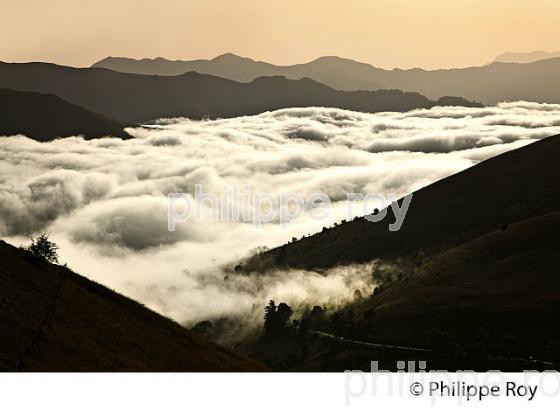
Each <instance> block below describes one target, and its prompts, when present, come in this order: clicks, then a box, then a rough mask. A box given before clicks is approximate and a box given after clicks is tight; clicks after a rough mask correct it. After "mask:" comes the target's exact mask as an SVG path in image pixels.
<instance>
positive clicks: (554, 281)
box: [241, 136, 560, 371]
mask: <svg viewBox="0 0 560 410" xmlns="http://www.w3.org/2000/svg"><path fill="white" fill-rule="evenodd" d="M559 154H560V136H555V137H549V138H547V139H545V140H542V141H540V142H536V143H534V144H531V145H528V146H526V147H523V148H520V149H518V150H515V151H511V152H508V153H505V154H502V155H500V156H498V157H494V158H492V159H489V160H487V161H485V162H483V163H480V164H478V165H476V166H474V167H472V168H470V169H467V170H465V171H463V172H461V173H459V174H456V175H453V176H451V177H449V178H446V179H444V180H442V181H439V182H436V183H434V184H432V185H430V186H428V187H426V188H424V189H422V190H420V191H419V192H417V193H416V194H415V195H414V197H413V200H412V203H411V205H410V208H409V213H408V215H407V219H406V220H405V222H404V225H403V228H402V229H401V231H398V232H390V231H389V230H388V229H387V222H385V223H377V224H373V223H370V222H366V221H364V220H357V221H353V222H349V223H346V224H343V225H342V226H339V227H336V228H332V229H329V230H328V231H326V232H322V233H319V234H316V235H313V236H311V237H309V238H304V239H302V240H300V241H297V242H295V243H291V244H289V245H285V246H283V247H281V248H277V249H274V250H272V251H270V252H268V253H265V254H264V255H262V256H259V257H256V258H254V259H253V260H251V261H249V262H248V263H247V264H245V266H244V268H245V270H254V269H257V270H261V271H265V270H266V269H267V268H269V267H271V266H279V265H280V266H290V267H305V268H308V269H319V270H321V269H322V268H326V267H330V266H335V265H339V264H341V265H344V264H346V263H350V262H365V261H368V260H374V259H376V258H379V264H378V265H377V266H376V267H375V268H374V270H373V271H372V276H373V279H374V281H375V283H376V286H377V287H376V289H375V290H374V292H373V294H372V295H365V296H364V297H363V298H361V299H360V300H358V301H356V302H354V303H353V304H351V305H349V306H347V307H346V308H343V309H342V310H340V311H338V312H331V313H330V316H327V315H324V316H325V317H324V318H323V319H321V320H317V319H315V322H311V324H310V325H309V326H310V329H312V330H313V329H314V330H320V331H323V332H328V333H331V334H332V335H333V336H332V338H331V339H330V340H329V339H328V338H327V339H325V338H320V337H319V338H318V336H317V333H316V332H313V331H307V333H305V332H301V331H300V332H296V331H294V330H292V332H291V333H286V334H284V335H283V336H282V337H279V338H276V339H270V338H268V339H267V338H265V337H261V338H258V339H255V340H251V341H247V342H246V343H245V344H244V345H243V346H242V347H241V351H243V352H244V353H246V354H248V355H250V356H251V357H253V358H255V359H257V360H259V361H262V362H264V363H266V364H268V365H269V366H271V367H273V368H274V369H281V370H295V369H302V370H314V371H317V370H344V369H348V368H353V369H363V370H366V369H368V368H369V360H371V359H370V358H374V359H373V360H380V361H381V362H382V363H386V367H384V368H394V363H395V361H396V360H404V359H405V357H403V355H402V353H401V352H400V350H399V349H396V348H388V349H381V350H380V349H376V348H373V349H372V348H367V343H364V342H369V343H377V344H384V345H393V346H395V345H396V346H408V347H413V348H421V349H422V348H423V349H428V350H429V352H428V353H425V352H419V353H414V352H408V351H407V352H406V354H407V357H406V359H408V360H428V368H430V369H447V370H456V369H473V370H480V371H487V370H489V369H499V370H508V371H521V370H526V369H546V368H556V369H558V368H560V330H559V329H558V326H556V323H557V322H558V320H560V268H559V265H558V249H560V177H559V176H558V175H557V174H556V173H555V172H553V171H552V170H553V169H554V164H555V163H556V158H558V155H559ZM335 336H336V337H335ZM341 337H342V339H341ZM348 345H349V346H348ZM385 350H387V352H385ZM294 356H295V357H297V360H295V361H294V360H291V359H290V358H291V357H294ZM391 362H392V363H391Z"/></svg>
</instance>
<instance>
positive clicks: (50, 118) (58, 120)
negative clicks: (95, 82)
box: [0, 88, 133, 141]
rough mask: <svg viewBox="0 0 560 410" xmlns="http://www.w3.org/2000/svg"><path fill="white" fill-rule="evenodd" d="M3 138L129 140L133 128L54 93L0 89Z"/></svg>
mask: <svg viewBox="0 0 560 410" xmlns="http://www.w3.org/2000/svg"><path fill="white" fill-rule="evenodd" d="M0 111H1V112H2V115H1V116H0V136H2V135H16V134H23V135H25V136H27V137H29V138H32V139H34V140H37V141H50V140H53V139H55V138H57V137H68V136H72V135H83V136H84V138H86V139H92V138H99V137H106V136H113V137H120V138H129V137H130V136H129V135H128V134H127V133H126V132H125V131H124V128H125V127H128V126H132V125H133V124H127V123H123V122H120V121H116V120H113V119H111V118H108V117H105V116H103V115H101V114H96V113H94V112H91V111H88V110H86V109H85V108H82V107H80V106H77V105H74V104H70V103H68V102H66V101H64V100H63V99H62V98H59V97H57V96H56V95H53V94H39V93H35V92H24V91H16V90H9V89H5V88H0Z"/></svg>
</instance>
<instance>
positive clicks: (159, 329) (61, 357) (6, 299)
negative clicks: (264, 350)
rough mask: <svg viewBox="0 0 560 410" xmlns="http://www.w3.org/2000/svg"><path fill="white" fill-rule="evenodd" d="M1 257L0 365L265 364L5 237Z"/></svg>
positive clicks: (221, 367)
mask: <svg viewBox="0 0 560 410" xmlns="http://www.w3.org/2000/svg"><path fill="white" fill-rule="evenodd" d="M0 261H1V262H0V280H1V281H2V286H1V287H0V306H1V309H0V327H1V329H2V331H1V332H0V370H3V371H14V370H23V371H257V370H264V367H263V366H261V365H259V364H258V363H256V362H254V361H251V360H249V359H245V358H243V357H241V356H239V355H237V354H235V353H233V352H231V351H229V350H228V349H226V348H223V347H221V346H218V345H215V344H214V343H211V342H209V341H207V340H205V339H203V338H202V337H200V336H198V335H196V334H194V333H192V332H190V331H188V330H186V329H185V328H183V327H181V326H179V324H177V323H175V322H173V321H172V320H169V319H167V318H165V317H163V316H160V315H158V314H157V313H154V312H152V311H150V310H149V309H147V308H146V307H144V306H143V305H141V304H139V303H137V302H134V301H132V300H130V299H128V298H126V297H124V296H121V295H119V294H117V293H115V292H113V291H111V290H109V289H107V288H105V287H104V286H101V285H99V284H97V283H95V282H92V281H90V280H88V279H86V278H84V277H82V276H80V275H78V274H76V273H74V272H72V271H71V270H69V269H68V268H66V267H62V266H59V265H53V264H50V263H48V262H46V261H43V260H40V259H37V258H35V257H33V256H32V255H31V254H30V253H29V252H27V251H24V250H22V249H17V248H15V247H13V246H11V245H9V244H7V243H5V242H3V241H0Z"/></svg>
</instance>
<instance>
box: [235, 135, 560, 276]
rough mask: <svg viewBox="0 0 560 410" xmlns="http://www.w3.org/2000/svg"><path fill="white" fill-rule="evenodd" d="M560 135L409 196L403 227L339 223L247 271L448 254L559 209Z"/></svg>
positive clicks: (388, 220)
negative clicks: (449, 250)
mask: <svg viewBox="0 0 560 410" xmlns="http://www.w3.org/2000/svg"><path fill="white" fill-rule="evenodd" d="M559 155H560V136H554V137H549V138H546V139H543V140H541V141H538V142H535V143H533V144H530V145H528V146H526V147H523V148H521V149H517V150H514V151H510V152H507V153H505V154H502V155H499V156H497V157H494V158H491V159H489V160H487V161H484V162H482V163H480V164H478V165H476V166H474V167H472V168H469V169H467V170H465V171H463V172H460V173H458V174H455V175H452V176H450V177H448V178H445V179H443V180H440V181H437V182H435V183H434V184H432V185H429V186H427V187H425V188H423V189H421V190H419V191H417V192H415V193H414V196H413V198H412V202H411V204H410V207H409V210H408V213H407V215H406V219H405V221H404V224H403V226H402V228H401V229H400V230H399V231H397V232H390V231H389V229H388V224H389V223H392V222H393V221H394V220H393V217H392V214H391V213H389V215H390V216H388V217H387V218H385V219H384V220H383V221H381V222H378V223H371V222H368V221H366V220H365V219H364V218H359V219H357V220H355V221H351V222H347V223H344V224H341V225H339V226H337V227H334V228H330V229H327V230H325V231H323V232H320V233H317V234H315V235H312V236H310V237H306V238H303V239H301V240H299V241H296V242H293V243H290V244H287V245H284V246H282V247H279V248H276V249H273V250H271V251H269V252H267V253H264V254H262V255H260V256H258V257H256V258H253V259H252V260H250V261H248V262H247V263H246V265H245V269H247V270H253V269H256V270H261V269H266V268H267V267H268V266H275V265H282V266H290V267H302V268H327V267H331V266H335V265H338V264H346V263H353V262H365V261H369V260H373V259H375V258H397V257H402V256H403V255H406V256H408V257H410V256H412V255H416V254H420V253H426V252H434V251H439V250H441V249H447V248H450V247H453V246H456V245H458V244H461V243H464V242H465V241H468V240H471V239H474V238H477V237H479V236H480V235H484V234H486V233H489V232H492V231H494V230H496V229H499V228H500V227H502V226H506V225H508V224H511V223H514V222H517V221H521V220H524V219H527V218H532V217H535V216H539V215H544V214H546V213H549V212H554V211H556V210H558V209H559V207H560V205H559V204H560V175H558V174H557V173H555V172H553V171H552V170H553V169H554V168H555V164H556V163H557V159H558V156H559Z"/></svg>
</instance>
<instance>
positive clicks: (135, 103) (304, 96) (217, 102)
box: [0, 63, 480, 123]
mask: <svg viewBox="0 0 560 410" xmlns="http://www.w3.org/2000/svg"><path fill="white" fill-rule="evenodd" d="M0 87H6V88H13V89H17V90H23V91H36V92H41V93H52V94H56V95H58V96H59V97H61V98H64V99H65V100H67V101H69V102H71V103H73V104H78V105H80V106H82V107H85V108H87V109H88V110H92V111H95V112H100V113H103V114H104V115H107V116H110V117H112V118H118V119H121V120H124V121H130V122H135V123H140V122H148V121H150V120H154V119H157V118H162V117H188V118H192V119H200V118H203V117H210V118H216V117H220V118H225V117H237V116H241V115H252V114H258V113H261V112H264V111H270V110H275V109H280V108H289V107H307V106H324V107H336V108H344V109H349V110H354V111H363V112H378V111H408V110H411V109H414V108H428V107H432V106H434V105H436V104H437V102H436V101H432V100H429V99H428V98H426V97H424V96H423V95H421V94H418V93H403V92H402V91H398V90H379V91H356V92H344V91H338V90H335V89H333V88H330V87H327V86H326V85H323V84H321V83H318V82H316V81H314V80H311V79H309V78H304V79H300V80H288V79H286V78H284V77H260V78H256V79H254V80H253V81H251V82H250V83H241V82H236V81H232V80H228V79H225V78H220V77H214V76H211V75H206V74H199V73H196V72H189V73H185V74H181V75H177V76H149V75H139V74H127V73H119V72H116V71H111V70H107V69H104V68H71V67H62V66H57V65H54V64H46V63H25V64H7V63H0ZM447 101H449V100H447ZM454 103H455V104H461V105H465V106H480V104H477V103H473V102H469V101H466V100H464V99H458V100H455V101H454Z"/></svg>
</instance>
